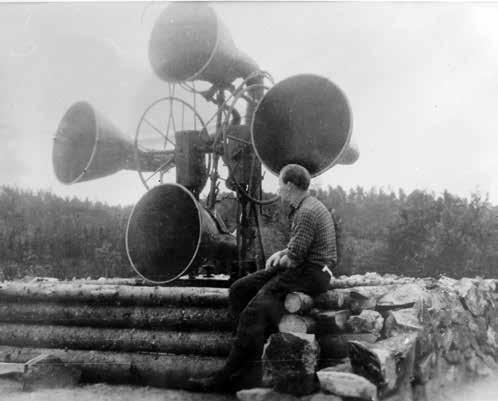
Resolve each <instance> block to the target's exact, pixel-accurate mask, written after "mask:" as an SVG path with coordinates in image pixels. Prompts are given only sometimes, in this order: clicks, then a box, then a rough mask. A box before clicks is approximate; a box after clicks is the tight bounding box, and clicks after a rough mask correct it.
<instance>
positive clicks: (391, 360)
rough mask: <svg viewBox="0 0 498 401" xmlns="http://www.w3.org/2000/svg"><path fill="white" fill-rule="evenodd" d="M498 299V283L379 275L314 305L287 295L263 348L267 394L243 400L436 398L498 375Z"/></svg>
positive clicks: (335, 286)
mask: <svg viewBox="0 0 498 401" xmlns="http://www.w3.org/2000/svg"><path fill="white" fill-rule="evenodd" d="M348 283H349V284H350V285H351V286H348ZM497 300H498V292H497V283H496V281H495V280H485V279H480V278H476V279H468V278H463V279H461V280H454V279H451V278H448V277H441V278H438V279H415V278H398V277H394V276H379V275H377V274H367V275H365V276H352V277H349V278H343V277H341V278H340V279H337V280H333V281H332V282H331V289H330V290H329V291H328V292H327V293H325V294H322V295H320V296H318V297H316V298H315V299H311V298H310V297H309V296H308V295H306V294H301V293H292V294H289V295H288V296H287V299H286V302H285V306H286V309H287V311H288V312H289V313H288V314H287V315H285V316H284V317H283V318H282V321H281V322H280V325H279V329H280V333H277V334H273V335H272V336H271V337H270V338H269V339H268V342H267V344H266V346H265V352H264V357H263V361H264V372H265V376H264V385H265V386H266V388H264V389H263V388H261V389H249V390H242V391H240V392H239V393H238V398H239V399H240V400H244V401H245V400H259V401H268V400H272V399H280V398H278V397H279V396H282V397H284V396H283V395H282V394H285V398H282V399H286V400H296V399H299V397H300V398H301V399H302V400H305V401H311V400H312V401H327V400H328V401H339V400H342V399H348V398H351V397H352V398H355V399H360V400H374V399H388V400H408V401H409V400H417V401H418V400H430V399H431V398H433V397H434V396H435V395H437V394H440V392H441V391H444V387H445V386H448V385H452V384H453V383H455V382H463V381H466V380H472V379H476V378H479V377H482V376H486V375H489V374H491V373H492V372H493V370H494V369H496V367H497V365H496V362H497V360H498V354H497V350H498V338H497V330H498V319H497V317H498V316H497V315H498V310H497V309H496V304H495V303H496V301H497ZM316 344H318V349H317V347H316ZM290 359H292V360H293V361H290ZM313 367H314V370H315V373H316V375H314V385H311V384H310V378H309V377H310V371H311V370H313ZM292 370H293V373H292ZM285 377H288V378H290V380H286V379H285ZM299 383H301V385H299Z"/></svg>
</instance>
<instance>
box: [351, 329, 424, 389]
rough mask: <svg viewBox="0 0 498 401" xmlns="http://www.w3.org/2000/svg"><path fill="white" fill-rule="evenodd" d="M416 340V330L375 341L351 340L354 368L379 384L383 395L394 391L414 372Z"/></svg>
mask: <svg viewBox="0 0 498 401" xmlns="http://www.w3.org/2000/svg"><path fill="white" fill-rule="evenodd" d="M416 339H417V334H416V333H409V334H403V335H398V336H395V337H391V338H388V339H386V340H382V341H379V342H376V343H374V344H371V343H366V342H362V341H350V342H349V357H350V359H351V365H352V366H353V371H354V372H356V373H358V374H360V375H362V376H364V377H366V378H367V379H369V380H370V381H371V382H372V383H374V384H375V385H376V386H378V388H379V392H380V395H381V396H382V397H383V396H387V395H390V394H392V393H394V392H395V391H396V390H397V389H399V388H400V386H401V385H402V384H404V382H406V381H407V380H410V378H411V376H412V374H413V369H414V358H415V343H416ZM382 397H381V398H382Z"/></svg>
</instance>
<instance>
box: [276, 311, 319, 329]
mask: <svg viewBox="0 0 498 401" xmlns="http://www.w3.org/2000/svg"><path fill="white" fill-rule="evenodd" d="M315 327H316V322H315V320H314V319H313V318H312V317H310V316H301V315H295V314H290V313H288V314H286V315H284V316H283V317H282V319H281V320H280V323H279V324H278V330H279V331H280V332H281V333H304V334H306V333H308V334H309V333H314V331H315Z"/></svg>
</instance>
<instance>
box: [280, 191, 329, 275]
mask: <svg viewBox="0 0 498 401" xmlns="http://www.w3.org/2000/svg"><path fill="white" fill-rule="evenodd" d="M292 209H293V210H292V211H291V213H290V215H289V217H290V218H291V219H292V226H291V237H290V240H289V244H288V245H287V250H288V255H289V257H290V258H291V259H293V260H294V261H296V262H297V263H298V264H302V263H303V262H310V263H315V264H318V265H320V266H325V265H328V266H329V267H330V268H333V267H335V265H336V262H337V250H336V239H335V229H334V222H333V220H332V216H331V215H330V212H329V211H328V210H327V208H326V207H325V205H324V204H323V203H322V202H320V201H319V200H318V199H316V198H314V197H313V196H311V195H308V196H306V197H304V198H303V199H302V200H301V201H300V202H299V203H298V205H297V206H296V207H293V208H292Z"/></svg>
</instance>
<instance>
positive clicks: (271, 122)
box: [251, 74, 353, 177]
mask: <svg viewBox="0 0 498 401" xmlns="http://www.w3.org/2000/svg"><path fill="white" fill-rule="evenodd" d="M352 126H353V120H352V113H351V108H350V106H349V103H348V100H347V98H346V96H345V94H344V93H343V92H342V90H341V89H340V88H339V87H338V86H337V85H335V84H334V83H332V82H331V81H330V80H328V79H326V78H323V77H320V76H318V75H312V74H301V75H295V76H293V77H290V78H287V79H285V80H283V81H281V82H279V83H278V84H276V85H275V86H273V87H272V88H271V89H270V90H269V91H268V92H267V93H266V94H265V96H264V97H263V99H262V100H261V101H260V102H259V104H258V105H257V106H256V110H255V111H254V117H253V120H252V125H251V140H252V143H253V147H254V150H255V152H256V154H257V156H258V158H259V159H260V160H261V162H262V163H263V165H264V166H265V167H266V168H267V169H268V170H270V171H271V172H272V173H274V174H276V175H278V174H279V173H280V170H281V169H282V168H283V167H284V166H285V165H287V164H291V163H295V164H300V165H302V166H303V167H305V168H306V169H307V170H308V171H309V173H310V174H311V176H312V177H315V176H317V175H319V174H321V173H323V172H324V171H326V170H328V169H329V168H331V167H332V166H333V165H334V164H336V163H337V162H338V161H339V159H340V157H341V155H342V153H343V152H344V151H345V149H346V147H347V145H348V143H349V140H350V138H351V132H352Z"/></svg>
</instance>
